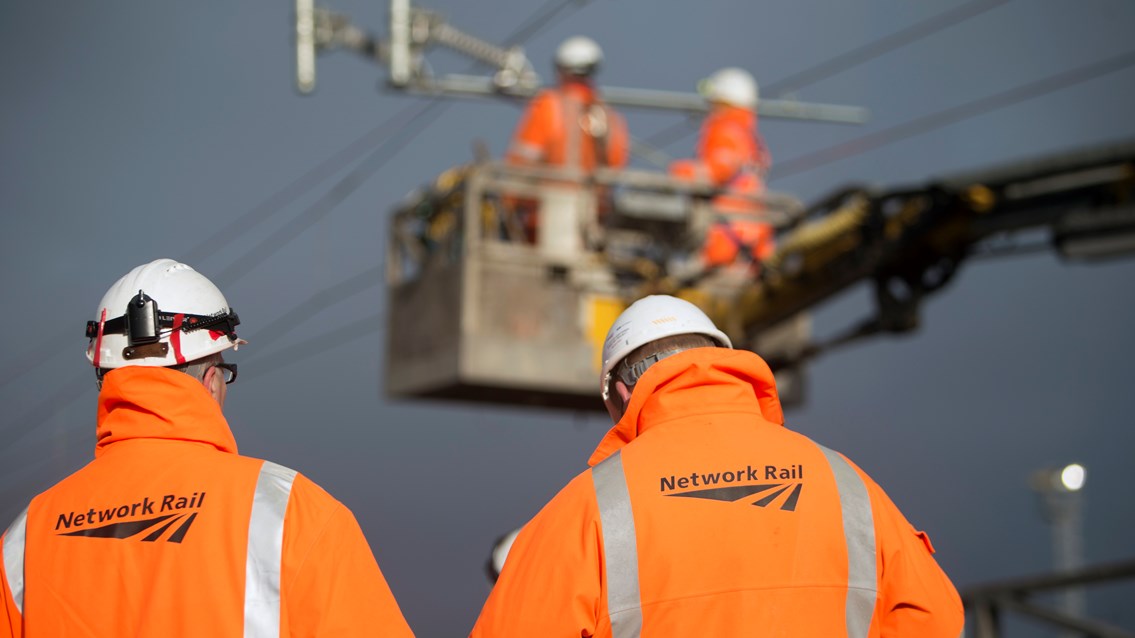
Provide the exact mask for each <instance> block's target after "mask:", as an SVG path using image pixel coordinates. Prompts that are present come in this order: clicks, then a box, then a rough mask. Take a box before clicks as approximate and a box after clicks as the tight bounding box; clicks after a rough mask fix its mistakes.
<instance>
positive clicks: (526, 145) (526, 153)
mask: <svg viewBox="0 0 1135 638" xmlns="http://www.w3.org/2000/svg"><path fill="white" fill-rule="evenodd" d="M556 119H557V112H556V104H555V96H554V95H552V94H551V93H550V92H548V91H544V92H543V93H540V94H539V95H537V96H536V97H534V98H532V101H531V102H529V103H528V108H527V109H526V110H525V111H524V115H523V116H522V117H521V118H520V123H519V124H517V126H516V132H515V133H513V135H512V142H511V143H510V144H509V147H508V151H507V152H506V153H505V159H506V160H507V161H508V162H509V163H510V164H532V163H536V162H545V161H547V160H548V148H549V147H550V146H551V143H552V135H553V134H554V131H556V125H557V122H556Z"/></svg>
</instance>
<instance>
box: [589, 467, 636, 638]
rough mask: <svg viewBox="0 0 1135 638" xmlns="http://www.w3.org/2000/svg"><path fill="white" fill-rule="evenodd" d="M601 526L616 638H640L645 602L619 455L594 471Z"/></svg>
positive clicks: (609, 605)
mask: <svg viewBox="0 0 1135 638" xmlns="http://www.w3.org/2000/svg"><path fill="white" fill-rule="evenodd" d="M591 480H592V481H593V482H594V483H595V500H596V501H597V502H598V504H599V522H600V524H601V525H602V527H603V564H604V565H606V568H607V613H608V614H609V615H610V618H611V635H612V636H613V637H614V638H636V637H637V636H638V635H639V634H640V633H641V632H642V598H641V596H640V595H639V590H638V545H637V544H636V541H635V531H634V514H633V513H632V512H631V495H630V492H629V491H628V490H627V477H626V475H625V474H624V473H623V461H622V458H621V457H620V455H619V452H615V453H614V454H612V455H611V456H609V457H607V458H606V459H604V460H603V462H602V463H600V464H598V465H596V466H595V467H593V468H591Z"/></svg>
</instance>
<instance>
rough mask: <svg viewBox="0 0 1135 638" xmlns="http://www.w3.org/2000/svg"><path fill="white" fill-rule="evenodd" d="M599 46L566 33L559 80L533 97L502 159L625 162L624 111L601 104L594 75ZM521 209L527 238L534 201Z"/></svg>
mask: <svg viewBox="0 0 1135 638" xmlns="http://www.w3.org/2000/svg"><path fill="white" fill-rule="evenodd" d="M602 61H603V51H602V50H601V49H600V48H599V45H598V44H596V42H595V41H594V40H592V39H591V38H587V37H583V36H575V37H572V38H568V39H567V40H565V41H564V42H563V43H562V44H560V46H559V48H558V49H557V50H556V55H555V67H556V76H557V79H558V85H557V86H556V87H555V88H550V89H545V90H543V91H541V92H540V93H539V94H537V95H536V97H534V98H533V99H532V101H531V102H530V103H529V104H528V107H527V109H526V110H525V112H524V115H523V117H522V118H521V120H520V123H519V125H518V126H517V128H516V132H515V133H514V134H513V137H512V142H511V144H510V145H509V148H508V152H507V153H506V154H505V160H506V161H507V162H508V163H510V164H513V165H520V166H523V165H548V166H554V167H560V168H564V169H577V170H579V171H581V172H582V175H581V177H586V176H587V175H588V174H590V173H591V172H592V171H594V170H595V169H596V168H597V167H612V168H621V167H623V166H625V165H626V164H627V158H628V151H629V147H630V144H629V138H628V134H627V125H626V122H625V120H624V119H623V116H622V115H620V114H619V113H618V112H617V111H615V110H614V109H612V108H611V107H609V106H607V105H606V104H604V103H603V100H602V98H601V97H600V96H599V93H598V91H597V90H596V89H595V86H594V83H593V78H594V76H595V73H596V71H598V69H599V65H600V63H602ZM520 208H521V209H522V210H523V217H524V222H525V227H526V230H527V232H528V234H529V238H530V239H532V237H534V233H535V227H536V214H535V212H536V211H535V205H534V202H524V203H523V204H522V205H521V206H520Z"/></svg>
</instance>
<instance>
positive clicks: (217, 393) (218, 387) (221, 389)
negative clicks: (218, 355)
mask: <svg viewBox="0 0 1135 638" xmlns="http://www.w3.org/2000/svg"><path fill="white" fill-rule="evenodd" d="M201 384H202V385H204V386H205V390H207V391H208V392H209V396H211V397H213V400H214V401H216V402H217V405H219V406H221V407H222V408H223V407H225V394H226V393H227V390H228V386H226V385H225V375H224V374H223V373H222V372H221V370H220V368H218V367H216V366H213V367H211V368H209V369H208V370H206V371H205V376H204V377H202V378H201Z"/></svg>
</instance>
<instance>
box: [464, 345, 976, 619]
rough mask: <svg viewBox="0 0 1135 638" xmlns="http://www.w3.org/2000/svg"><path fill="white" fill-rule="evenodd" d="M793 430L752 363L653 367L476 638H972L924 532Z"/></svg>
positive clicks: (842, 462) (498, 588)
mask: <svg viewBox="0 0 1135 638" xmlns="http://www.w3.org/2000/svg"><path fill="white" fill-rule="evenodd" d="M783 420H784V419H783V415H782V412H781V407H780V402H779V399H778V398H777V394H776V386H775V382H774V381H773V376H772V372H771V371H770V370H769V368H768V366H767V365H766V364H765V363H764V361H763V360H762V359H761V358H760V357H758V356H757V355H755V354H753V353H751V352H744V351H737V350H728V349H722V348H698V349H694V350H689V351H686V352H681V353H679V354H677V355H674V356H672V357H670V358H668V359H665V360H663V361H660V362H658V363H656V364H654V365H653V366H652V367H651V368H650V369H648V370H647V371H646V373H645V374H644V375H643V376H642V378H641V379H640V380H639V383H638V385H637V387H636V388H635V389H634V392H633V394H632V396H631V399H630V402H629V405H628V407H627V412H626V414H625V415H624V416H623V418H622V419H621V420H620V421H619V422H618V423H617V424H616V425H615V426H614V427H613V428H612V429H611V431H610V432H608V433H607V435H606V437H605V438H604V439H603V441H602V442H601V443H600V444H599V447H598V449H597V450H596V451H595V453H594V455H592V457H591V460H590V464H591V466H592V467H591V469H590V470H587V471H585V472H583V473H582V474H580V475H579V476H577V477H576V478H575V479H574V480H572V481H571V482H570V483H569V484H568V485H567V486H566V487H565V488H564V489H563V490H562V491H560V493H559V494H557V495H556V496H555V497H554V498H553V499H552V500H551V501H550V502H549V503H548V504H547V505H546V506H545V507H544V509H542V510H541V511H540V513H539V514H537V515H536V516H535V517H534V518H533V519H532V520H531V521H530V522H529V523H528V524H527V525H525V526H524V528H523V529H522V530H521V532H520V534H519V536H518V537H517V539H516V542H515V543H514V544H513V546H512V548H511V550H510V551H509V555H508V559H507V561H506V562H505V565H504V569H503V571H502V573H501V575H500V578H499V580H498V581H497V583H496V585H495V587H494V588H493V591H492V593H491V594H490V595H489V599H488V601H487V602H486V604H485V607H484V609H483V610H482V611H481V616H480V618H479V619H478V621H477V624H476V626H475V627H474V629H473V632H472V635H473V636H476V637H478V638H480V637H490V636H492V637H507V636H547V637H556V636H559V637H563V638H568V637H572V638H574V637H577V636H600V637H607V636H613V637H615V638H632V637H635V636H640V635H641V636H645V637H648V638H649V637H651V636H655V637H657V636H715V637H729V636H785V637H788V636H816V637H823V638H832V637H837V636H849V637H852V638H867V637H892V636H918V637H919V638H938V637H948V638H956V637H957V636H959V635H960V634H961V632H962V625H963V620H964V615H963V611H962V605H961V601H960V599H959V597H958V594H957V592H956V591H955V589H954V587H953V585H952V584H951V583H950V581H949V579H948V578H947V577H946V575H945V574H944V573H943V572H942V570H941V569H940V568H939V567H938V564H937V563H936V562H935V561H934V558H933V556H932V555H931V554H932V553H933V549H932V548H931V546H930V542H929V540H928V539H927V537H926V535H925V534H923V533H922V532H919V531H916V530H915V529H914V528H913V527H912V526H911V525H910V523H908V522H907V521H906V519H905V518H903V515H902V514H901V513H900V512H899V510H898V508H896V507H895V505H894V504H893V503H892V502H891V501H890V499H889V498H888V497H887V495H886V494H885V493H884V492H883V490H882V489H881V488H880V487H879V486H878V485H876V484H875V483H874V482H873V481H872V480H871V479H870V478H869V477H868V476H867V475H866V474H865V473H864V472H863V471H862V470H860V469H859V468H858V467H856V466H855V465H854V464H853V463H851V462H850V461H848V460H847V459H846V458H845V457H844V456H842V455H841V454H839V453H837V452H834V451H832V450H829V449H827V448H825V447H823V446H821V445H819V444H817V443H815V442H813V441H811V440H809V439H808V438H807V437H804V436H803V435H800V434H797V433H794V432H792V431H790V430H788V429H787V428H785V427H783V425H782V424H783Z"/></svg>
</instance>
